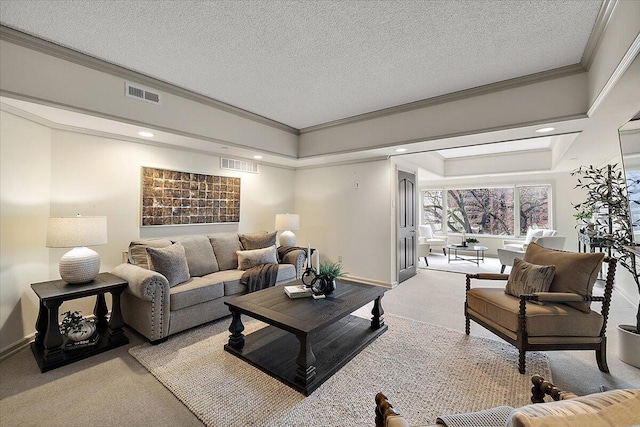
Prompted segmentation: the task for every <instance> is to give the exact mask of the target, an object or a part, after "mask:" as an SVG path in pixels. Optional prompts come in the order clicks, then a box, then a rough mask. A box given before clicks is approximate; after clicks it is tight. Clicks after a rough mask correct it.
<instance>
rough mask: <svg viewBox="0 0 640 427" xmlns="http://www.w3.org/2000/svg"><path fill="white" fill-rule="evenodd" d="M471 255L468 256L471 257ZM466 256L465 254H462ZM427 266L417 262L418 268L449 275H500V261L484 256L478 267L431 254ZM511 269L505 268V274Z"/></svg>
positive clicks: (468, 262) (467, 262)
mask: <svg viewBox="0 0 640 427" xmlns="http://www.w3.org/2000/svg"><path fill="white" fill-rule="evenodd" d="M471 255H473V254H470V255H469V256H471ZM464 256H467V254H464ZM427 259H428V260H429V266H428V267H427V266H426V264H425V263H424V260H423V259H420V260H419V263H418V267H420V268H428V269H430V270H438V271H448V272H451V273H462V274H474V273H500V267H501V265H500V260H498V258H493V257H488V256H485V258H484V262H482V261H480V264H479V265H476V264H475V262H471V261H462V260H453V259H452V260H451V262H449V261H448V259H447V256H446V255H442V253H439V254H431V255H429V256H428V257H427ZM510 269H511V267H507V268H506V270H505V273H509V271H510Z"/></svg>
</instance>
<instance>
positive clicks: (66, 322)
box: [60, 310, 99, 350]
mask: <svg viewBox="0 0 640 427" xmlns="http://www.w3.org/2000/svg"><path fill="white" fill-rule="evenodd" d="M62 316H64V318H63V319H62V322H61V323H60V333H62V334H63V335H64V336H65V337H66V338H67V340H66V342H65V345H64V350H74V349H78V348H84V347H89V346H92V345H95V344H96V343H97V342H98V339H99V336H98V334H96V330H97V326H96V323H95V322H94V321H93V320H89V319H87V318H85V317H84V316H82V312H81V311H77V310H76V311H66V312H64V313H62Z"/></svg>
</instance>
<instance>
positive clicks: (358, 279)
mask: <svg viewBox="0 0 640 427" xmlns="http://www.w3.org/2000/svg"><path fill="white" fill-rule="evenodd" d="M344 279H345V280H348V281H351V282H357V283H364V284H366V285H373V286H381V287H383V288H388V289H391V288H392V287H393V284H392V283H387V282H383V281H381V280H373V279H367V278H364V277H358V276H352V275H351V274H347V275H345V276H344Z"/></svg>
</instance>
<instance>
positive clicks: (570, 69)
mask: <svg viewBox="0 0 640 427" xmlns="http://www.w3.org/2000/svg"><path fill="white" fill-rule="evenodd" d="M585 71H586V70H585V68H584V67H583V66H582V65H581V64H573V65H567V66H565V67H560V68H555V69H553V70H548V71H541V72H539V73H534V74H529V75H526V76H522V77H516V78H513V79H508V80H503V81H500V82H496V83H490V84H487V85H483V86H478V87H474V88H470V89H465V90H461V91H458V92H452V93H447V94H444V95H440V96H436V97H433V98H428V99H422V100H420V101H414V102H410V103H407V104H401V105H396V106H395V107H389V108H383V109H382V110H377V111H371V112H369V113H364V114H359V115H357V116H352V117H347V118H344V119H340V120H334V121H332V122H327V123H321V124H319V125H315V126H309V127H306V128H302V129H300V134H305V133H310V132H315V131H318V130H322V129H327V128H332V127H338V126H344V125H348V124H352V123H357V122H362V121H366V120H372V119H377V118H380V117H384V116H390V115H393V114H398V113H404V112H407V111H413V110H417V109H420V108H426V107H432V106H434V105H438V104H444V103H448V102H453V101H459V100H462V99H467V98H472V97H475V96H479V95H487V94H490V93H493V92H498V91H502V90H505V89H512V88H516V87H520V86H526V85H530V84H533V83H540V82H544V81H547V80H553V79H557V78H560V77H567V76H571V75H574V74H579V73H584V72H585Z"/></svg>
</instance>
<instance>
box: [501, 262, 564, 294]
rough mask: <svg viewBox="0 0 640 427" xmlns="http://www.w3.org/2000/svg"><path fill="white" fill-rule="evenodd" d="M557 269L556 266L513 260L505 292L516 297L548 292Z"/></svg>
mask: <svg viewBox="0 0 640 427" xmlns="http://www.w3.org/2000/svg"><path fill="white" fill-rule="evenodd" d="M555 269H556V266H555V265H536V264H531V263H528V262H526V261H523V260H521V259H520V258H516V259H514V260H513V267H512V268H511V273H509V279H508V280H507V287H506V288H505V289H504V292H505V293H507V294H509V295H513V296H514V297H520V295H527V294H533V293H536V292H547V291H549V287H550V286H551V281H552V280H553V276H554V272H555ZM534 302H537V301H534Z"/></svg>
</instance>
